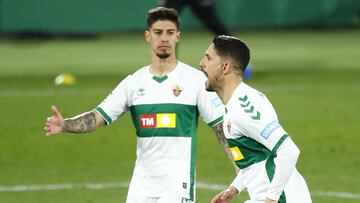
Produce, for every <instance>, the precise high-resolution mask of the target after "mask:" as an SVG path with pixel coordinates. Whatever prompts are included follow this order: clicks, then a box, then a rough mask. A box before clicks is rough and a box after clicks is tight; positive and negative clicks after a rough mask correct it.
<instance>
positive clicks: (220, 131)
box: [213, 123, 239, 172]
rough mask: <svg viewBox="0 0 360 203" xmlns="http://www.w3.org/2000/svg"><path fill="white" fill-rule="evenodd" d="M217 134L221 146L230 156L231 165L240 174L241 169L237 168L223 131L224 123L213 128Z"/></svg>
mask: <svg viewBox="0 0 360 203" xmlns="http://www.w3.org/2000/svg"><path fill="white" fill-rule="evenodd" d="M213 129H214V131H215V134H216V138H217V140H218V141H219V143H220V145H221V146H222V147H223V148H224V151H225V153H226V155H227V156H228V158H229V159H230V161H231V163H232V164H233V166H234V168H235V171H236V172H238V171H239V168H238V167H237V166H236V163H235V162H234V160H233V157H232V154H231V152H230V149H229V146H228V143H227V141H226V138H225V135H224V131H223V123H219V124H217V125H216V126H214V127H213Z"/></svg>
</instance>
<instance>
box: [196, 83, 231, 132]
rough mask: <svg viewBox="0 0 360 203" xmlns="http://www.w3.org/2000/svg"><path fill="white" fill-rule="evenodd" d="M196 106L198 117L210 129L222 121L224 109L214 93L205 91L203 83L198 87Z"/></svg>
mask: <svg viewBox="0 0 360 203" xmlns="http://www.w3.org/2000/svg"><path fill="white" fill-rule="evenodd" d="M197 106H198V109H199V113H200V116H201V117H202V118H203V120H204V121H205V122H206V123H207V124H208V125H209V126H210V127H213V126H215V125H217V124H219V123H221V122H222V121H223V120H224V116H223V115H224V113H225V107H224V105H223V103H222V101H221V99H220V98H219V96H218V95H217V94H216V93H215V92H208V91H206V89H205V82H204V83H203V85H202V86H201V87H200V90H199V96H198V101H197Z"/></svg>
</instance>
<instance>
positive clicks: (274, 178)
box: [200, 35, 311, 203]
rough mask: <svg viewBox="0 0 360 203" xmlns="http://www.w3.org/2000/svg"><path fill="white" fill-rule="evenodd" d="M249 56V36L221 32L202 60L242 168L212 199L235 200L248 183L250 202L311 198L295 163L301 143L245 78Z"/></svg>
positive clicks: (218, 202) (294, 202)
mask: <svg viewBox="0 0 360 203" xmlns="http://www.w3.org/2000/svg"><path fill="white" fill-rule="evenodd" d="M249 60H250V51H249V49H248V47H247V45H246V44H245V43H244V42H242V41H241V40H240V39H238V38H236V37H231V36H224V35H222V36H218V37H215V38H214V40H213V43H212V44H211V45H210V46H209V48H208V49H207V50H206V52H205V56H204V58H203V59H202V60H201V62H200V67H201V69H202V71H203V72H204V73H205V75H207V77H208V80H207V81H206V90H208V91H215V92H216V93H217V94H218V95H219V97H220V98H221V100H222V101H223V103H224V104H225V107H226V109H225V116H224V134H225V137H226V139H227V142H228V145H229V147H230V151H231V153H232V155H233V159H234V161H235V162H236V164H237V166H238V167H239V168H240V172H239V173H238V175H237V177H236V178H235V180H234V181H233V182H232V184H230V186H229V187H228V188H227V189H226V190H224V191H222V192H220V193H219V194H217V195H216V196H215V197H214V198H213V200H212V202H213V203H227V202H230V200H231V199H232V198H233V197H234V196H235V195H236V194H238V193H240V192H241V191H242V190H243V189H244V188H247V190H248V192H249V196H250V200H248V201H246V203H264V202H265V203H275V202H279V203H310V202H311V197H310V194H309V191H308V188H307V185H306V182H305V180H304V178H303V177H302V176H301V175H300V173H299V172H298V171H297V170H296V168H295V165H296V162H297V158H298V156H299V153H300V151H299V149H298V148H297V146H296V145H295V144H294V142H293V141H292V139H291V138H290V136H289V135H288V134H287V132H286V131H285V130H284V129H283V127H282V126H281V125H280V123H279V121H278V118H277V115H276V112H275V110H274V108H273V106H272V105H271V103H270V101H269V100H268V99H267V98H266V96H265V95H264V94H263V93H261V92H259V91H257V90H256V89H254V88H252V87H250V86H248V85H247V84H245V83H244V82H243V81H242V80H243V77H242V74H243V72H244V69H245V67H246V66H247V65H248V63H249Z"/></svg>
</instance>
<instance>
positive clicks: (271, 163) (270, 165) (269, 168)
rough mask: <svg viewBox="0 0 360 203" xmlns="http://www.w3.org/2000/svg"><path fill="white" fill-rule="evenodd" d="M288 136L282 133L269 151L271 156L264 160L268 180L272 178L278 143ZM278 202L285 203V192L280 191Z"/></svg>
mask: <svg viewBox="0 0 360 203" xmlns="http://www.w3.org/2000/svg"><path fill="white" fill-rule="evenodd" d="M287 137H289V136H288V135H286V134H285V135H283V136H282V137H281V138H280V140H279V141H278V142H277V143H276V145H275V147H274V149H273V150H272V151H271V156H270V157H269V158H268V159H267V160H266V163H265V167H266V173H267V175H268V178H269V180H270V182H271V181H272V179H273V178H274V174H275V169H276V166H275V161H274V158H275V157H276V151H277V150H278V149H279V147H280V145H281V144H282V143H283V142H284V140H285V139H286V138H287ZM278 203H286V196H285V192H282V193H281V195H280V198H279V201H278Z"/></svg>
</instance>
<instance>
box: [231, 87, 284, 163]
mask: <svg viewBox="0 0 360 203" xmlns="http://www.w3.org/2000/svg"><path fill="white" fill-rule="evenodd" d="M242 85H243V86H242V87H241V88H240V90H241V91H239V89H237V90H236V91H235V92H234V94H233V96H232V98H231V99H230V101H229V103H228V104H227V105H226V114H225V116H224V134H225V137H226V139H227V141H228V144H229V148H230V151H231V152H232V155H233V158H234V161H235V162H236V163H237V165H238V166H239V167H240V168H246V167H248V166H250V165H252V164H254V163H258V162H260V161H263V160H266V159H267V158H268V157H269V156H270V154H271V150H269V148H271V146H273V143H276V142H277V139H278V138H277V136H270V135H271V134H272V133H274V132H275V131H276V133H277V134H281V135H283V134H284V133H285V132H284V131H283V130H282V127H281V126H280V124H279V123H278V121H277V115H276V113H275V111H274V109H273V107H272V105H271V104H270V102H269V101H268V100H267V98H266V97H265V95H263V94H262V93H261V92H258V91H257V90H255V89H253V88H251V87H249V86H247V85H244V84H242ZM272 139H274V140H272Z"/></svg>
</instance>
